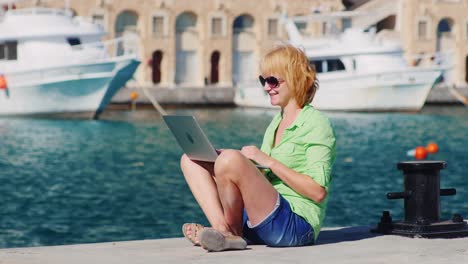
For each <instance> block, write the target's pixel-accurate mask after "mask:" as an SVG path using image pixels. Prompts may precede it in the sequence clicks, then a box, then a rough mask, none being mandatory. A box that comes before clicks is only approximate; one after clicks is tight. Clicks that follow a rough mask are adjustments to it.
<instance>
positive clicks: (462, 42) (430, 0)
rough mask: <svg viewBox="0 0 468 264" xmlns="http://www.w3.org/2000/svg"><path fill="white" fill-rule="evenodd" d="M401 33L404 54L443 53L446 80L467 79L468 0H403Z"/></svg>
mask: <svg viewBox="0 0 468 264" xmlns="http://www.w3.org/2000/svg"><path fill="white" fill-rule="evenodd" d="M402 5H403V6H402V8H401V12H402V14H401V17H402V19H403V21H402V24H401V37H402V39H403V40H404V42H403V43H404V48H405V51H406V52H407V54H421V55H424V54H440V53H442V54H446V58H447V59H448V61H449V63H450V64H451V65H452V67H453V68H452V69H451V70H450V71H449V72H448V73H447V74H446V76H444V77H445V79H446V80H445V81H446V82H447V84H455V85H457V86H466V84H467V83H468V0H403V1H402Z"/></svg>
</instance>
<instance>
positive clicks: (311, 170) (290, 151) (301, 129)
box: [261, 105, 336, 239]
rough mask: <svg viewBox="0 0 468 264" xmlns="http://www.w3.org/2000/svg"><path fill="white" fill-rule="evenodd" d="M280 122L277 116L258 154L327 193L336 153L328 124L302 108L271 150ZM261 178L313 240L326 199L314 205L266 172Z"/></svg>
mask: <svg viewBox="0 0 468 264" xmlns="http://www.w3.org/2000/svg"><path fill="white" fill-rule="evenodd" d="M281 119H282V115H281V113H279V114H277V115H276V116H275V117H274V118H273V120H272V121H271V123H270V125H269V126H268V128H267V130H266V132H265V136H264V138H263V144H262V147H261V150H262V151H263V152H265V153H266V154H268V155H270V156H271V157H273V158H274V159H276V160H278V161H280V162H281V163H283V164H284V165H286V166H287V167H289V168H291V169H293V170H295V171H297V172H299V173H302V174H306V175H308V176H310V177H311V178H312V179H314V181H316V182H317V183H318V184H320V185H321V186H323V187H324V188H325V190H327V193H328V188H329V186H330V181H331V171H332V166H333V163H334V161H335V152H336V151H335V134H334V131H333V128H332V126H331V124H330V121H329V120H328V118H327V117H325V116H324V115H323V114H322V113H320V112H319V111H317V110H316V109H314V108H313V107H311V106H310V105H306V106H305V107H304V108H303V109H302V110H301V112H300V114H299V115H298V117H297V118H296V120H295V121H294V123H293V124H292V125H291V126H290V127H288V128H286V129H285V130H284V133H283V135H282V138H281V142H280V143H279V144H278V145H277V146H275V147H274V148H272V146H273V143H274V139H275V132H276V130H277V128H278V125H279V123H280V121H281ZM265 176H266V177H267V178H268V180H269V181H270V182H271V184H272V185H273V187H274V188H275V189H276V190H277V191H278V192H279V193H280V194H281V195H282V196H283V197H284V198H285V199H286V200H287V201H288V202H289V203H290V205H291V209H292V211H293V212H294V213H296V214H298V215H299V216H301V217H303V218H304V219H305V220H306V221H307V222H308V223H310V225H311V226H312V227H313V229H314V233H315V239H317V236H318V234H319V232H320V227H321V225H322V221H323V218H324V217H325V210H326V208H327V201H328V195H327V197H326V198H325V199H324V200H323V201H322V202H321V203H316V202H314V201H313V200H311V199H309V198H307V197H304V196H302V195H300V194H299V193H297V192H295V191H294V190H293V189H291V188H290V187H289V186H287V185H286V184H285V183H284V182H282V181H281V180H280V179H279V178H278V177H277V176H276V175H275V174H274V173H272V172H271V171H270V170H266V171H265Z"/></svg>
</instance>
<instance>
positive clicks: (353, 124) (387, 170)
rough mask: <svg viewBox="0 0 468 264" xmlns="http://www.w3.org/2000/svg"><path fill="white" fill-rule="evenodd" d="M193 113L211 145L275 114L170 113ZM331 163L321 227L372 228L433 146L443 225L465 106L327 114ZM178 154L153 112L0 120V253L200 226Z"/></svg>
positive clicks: (464, 208)
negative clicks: (441, 165)
mask: <svg viewBox="0 0 468 264" xmlns="http://www.w3.org/2000/svg"><path fill="white" fill-rule="evenodd" d="M169 112H171V113H175V112H177V113H186V114H187V113H188V114H194V115H195V116H196V117H197V118H198V119H199V121H200V124H201V126H202V127H203V128H204V130H205V131H206V133H207V134H208V137H209V138H210V139H211V141H212V142H213V143H214V144H215V146H216V147H219V148H240V147H241V146H243V145H249V144H255V145H257V146H259V145H260V143H261V140H262V135H263V132H264V130H265V128H266V126H267V125H268V123H269V121H270V120H271V118H272V117H273V115H274V113H275V111H271V110H270V111H267V110H259V109H239V108H238V109H234V108H221V109H213V108H211V109H179V110H170V111H169ZM327 115H328V116H329V117H330V119H331V120H332V123H333V125H334V127H335V130H336V134H337V140H338V141H337V142H338V144H337V160H336V164H335V167H334V173H333V182H332V187H331V190H330V199H329V206H328V211H327V217H326V219H325V223H324V225H325V226H328V227H330V226H353V225H375V224H376V223H377V222H378V221H379V217H380V214H381V212H382V211H383V210H390V211H391V213H392V215H393V217H394V219H401V218H402V217H403V202H402V200H392V201H390V200H387V199H386V193H387V192H393V191H402V190H403V174H402V173H401V171H398V170H397V169H396V163H397V162H399V161H404V160H411V159H412V158H411V157H408V156H406V152H407V151H408V150H409V149H412V148H414V147H415V146H418V145H426V144H427V143H428V142H431V141H433V142H436V143H437V144H438V145H439V148H440V151H439V153H437V154H435V155H432V156H430V157H429V159H432V160H444V161H447V163H448V167H447V168H446V169H444V170H442V171H441V187H442V188H451V187H453V188H456V189H457V195H455V196H449V197H442V198H441V201H442V202H441V212H442V215H441V217H442V218H449V217H450V216H451V215H452V214H453V213H461V214H462V215H463V216H465V217H468V202H467V201H468V188H466V187H467V185H468V178H467V177H468V173H467V172H468V150H467V147H466V146H468V137H467V133H468V108H464V107H429V108H428V107H426V108H425V109H424V110H423V111H422V113H420V114H402V113H327ZM181 154H182V151H181V149H180V148H179V146H178V145H177V143H176V141H175V140H174V138H173V137H172V135H171V134H170V132H169V130H168V128H167V127H166V126H165V124H164V123H163V121H162V119H161V118H160V116H159V115H158V114H156V113H155V112H154V111H152V110H138V111H134V112H132V111H108V112H106V113H104V115H103V117H102V118H101V120H98V121H93V120H47V119H22V118H3V119H0V247H24V246H38V245H59V244H75V243H91V242H104V241H119V240H136V239H155V238H167V237H179V236H181V235H182V234H181V231H180V227H181V225H182V224H183V223H184V222H200V223H203V224H206V223H207V221H206V219H205V217H204V216H203V214H202V212H201V210H200V208H199V207H198V205H197V204H196V202H195V201H194V199H193V197H192V194H191V193H190V191H189V189H188V187H187V185H186V184H185V182H184V180H183V176H182V174H181V171H180V169H179V166H178V165H179V164H178V162H179V157H180V155H181Z"/></svg>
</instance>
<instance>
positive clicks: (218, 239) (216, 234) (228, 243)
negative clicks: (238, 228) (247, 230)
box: [199, 228, 247, 251]
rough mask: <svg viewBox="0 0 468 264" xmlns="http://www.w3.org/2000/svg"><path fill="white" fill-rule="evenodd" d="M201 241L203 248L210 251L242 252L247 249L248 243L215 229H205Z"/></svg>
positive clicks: (200, 237)
mask: <svg viewBox="0 0 468 264" xmlns="http://www.w3.org/2000/svg"><path fill="white" fill-rule="evenodd" d="M199 239H200V244H201V246H202V247H203V248H204V249H206V250H208V251H224V250H241V249H245V248H246V247H247V242H246V241H245V240H244V239H243V238H242V237H240V236H235V235H233V234H231V233H223V232H220V231H218V230H216V229H214V228H203V229H202V230H201V232H200V235H199Z"/></svg>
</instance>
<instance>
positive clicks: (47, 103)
mask: <svg viewBox="0 0 468 264" xmlns="http://www.w3.org/2000/svg"><path fill="white" fill-rule="evenodd" d="M138 65H139V61H138V60H136V59H134V58H119V59H118V60H112V61H107V62H101V63H93V64H87V65H83V64H82V65H66V66H62V67H53V68H46V69H40V70H30V71H27V72H14V73H5V77H6V79H7V84H8V88H7V89H5V90H0V115H28V116H30V115H58V116H86V117H97V115H99V113H101V112H102V111H103V110H104V109H105V107H106V106H107V104H108V103H109V101H110V99H111V98H112V96H113V95H114V94H115V93H116V92H117V91H118V90H119V89H120V88H121V87H123V86H124V85H125V83H126V82H127V81H128V80H129V79H130V78H131V77H132V76H133V73H134V72H135V70H136V68H137V67H138Z"/></svg>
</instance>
